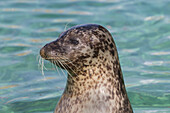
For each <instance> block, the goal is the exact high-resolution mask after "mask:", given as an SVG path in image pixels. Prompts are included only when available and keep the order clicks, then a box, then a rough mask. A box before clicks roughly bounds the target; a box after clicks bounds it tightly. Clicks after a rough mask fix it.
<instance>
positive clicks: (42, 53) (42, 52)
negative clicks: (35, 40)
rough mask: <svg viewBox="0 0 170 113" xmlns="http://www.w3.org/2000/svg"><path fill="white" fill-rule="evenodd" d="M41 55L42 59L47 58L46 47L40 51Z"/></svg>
mask: <svg viewBox="0 0 170 113" xmlns="http://www.w3.org/2000/svg"><path fill="white" fill-rule="evenodd" d="M40 55H41V57H42V58H45V50H44V47H43V48H41V50H40Z"/></svg>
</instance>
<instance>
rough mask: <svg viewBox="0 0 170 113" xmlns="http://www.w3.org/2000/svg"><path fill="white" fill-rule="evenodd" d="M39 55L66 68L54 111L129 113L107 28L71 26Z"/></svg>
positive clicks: (122, 82) (116, 55)
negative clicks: (64, 78)
mask: <svg viewBox="0 0 170 113" xmlns="http://www.w3.org/2000/svg"><path fill="white" fill-rule="evenodd" d="M40 55H41V57H43V58H44V59H46V60H49V61H51V62H52V63H54V64H56V65H57V66H59V67H61V68H63V69H65V70H67V71H68V80H67V85H66V88H65V91H64V93H63V95H62V97H61V99H60V101H59V103H58V104H57V106H56V109H55V113H88V112H89V113H132V112H133V111H132V108H131V105H130V102H129V99H128V96H127V93H126V89H125V85H124V81H123V75H122V71H121V67H120V63H119V58H118V52H117V49H116V45H115V43H114V40H113V38H112V36H111V34H110V33H109V31H108V30H107V29H105V28H104V27H102V26H100V25H96V24H85V25H79V26H75V27H72V28H70V29H68V30H67V31H65V32H63V33H61V34H60V36H59V38H58V39H57V40H55V41H53V42H50V43H48V44H46V45H45V46H44V47H43V48H42V49H41V50H40Z"/></svg>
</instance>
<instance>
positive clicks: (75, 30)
mask: <svg viewBox="0 0 170 113" xmlns="http://www.w3.org/2000/svg"><path fill="white" fill-rule="evenodd" d="M96 31H98V32H99V31H102V32H105V33H107V32H108V31H107V30H106V29H105V28H104V27H102V26H101V25H97V24H82V25H77V26H74V27H71V28H70V29H68V30H67V31H65V32H63V33H61V34H60V36H59V38H62V37H65V36H67V37H68V36H82V37H83V36H87V35H90V34H94V33H96Z"/></svg>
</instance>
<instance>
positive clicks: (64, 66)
mask: <svg viewBox="0 0 170 113" xmlns="http://www.w3.org/2000/svg"><path fill="white" fill-rule="evenodd" d="M58 62H59V63H60V64H61V65H62V67H63V68H64V69H65V70H66V71H67V73H68V75H70V77H71V78H72V79H73V81H75V80H74V78H73V76H72V75H71V73H70V72H69V71H68V70H67V68H66V67H65V66H64V65H63V64H62V62H60V61H59V60H58Z"/></svg>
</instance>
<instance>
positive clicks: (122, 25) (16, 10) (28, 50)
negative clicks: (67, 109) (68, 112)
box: [0, 0, 170, 113]
mask: <svg viewBox="0 0 170 113" xmlns="http://www.w3.org/2000/svg"><path fill="white" fill-rule="evenodd" d="M85 23H96V24H101V25H103V26H105V27H106V28H107V29H108V30H109V31H110V32H111V33H112V35H113V37H114V40H115V42H116V44H117V48H118V52H119V57H120V62H121V66H122V70H123V74H124V79H125V83H126V87H127V91H128V95H129V98H130V101H131V103H132V106H133V109H134V111H135V112H136V113H169V112H170V1H169V0H0V113H29V112H32V113H33V112H34V113H47V112H49V113H52V112H53V109H54V108H55V105H56V104H57V101H58V99H59V98H60V96H61V94H62V92H63V89H64V87H65V83H66V78H65V76H64V74H63V73H62V70H60V72H59V73H57V72H56V71H55V70H54V68H53V67H52V66H51V64H50V63H49V62H47V61H46V62H45V66H46V67H47V68H48V70H45V76H46V80H44V77H43V76H42V74H41V70H40V69H39V68H38V64H39V62H38V57H39V50H40V48H41V47H42V46H44V45H45V44H46V43H48V42H50V41H53V40H55V39H56V38H57V37H58V35H59V34H60V33H61V32H63V31H64V30H65V29H68V28H70V27H72V26H74V25H78V24H85Z"/></svg>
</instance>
